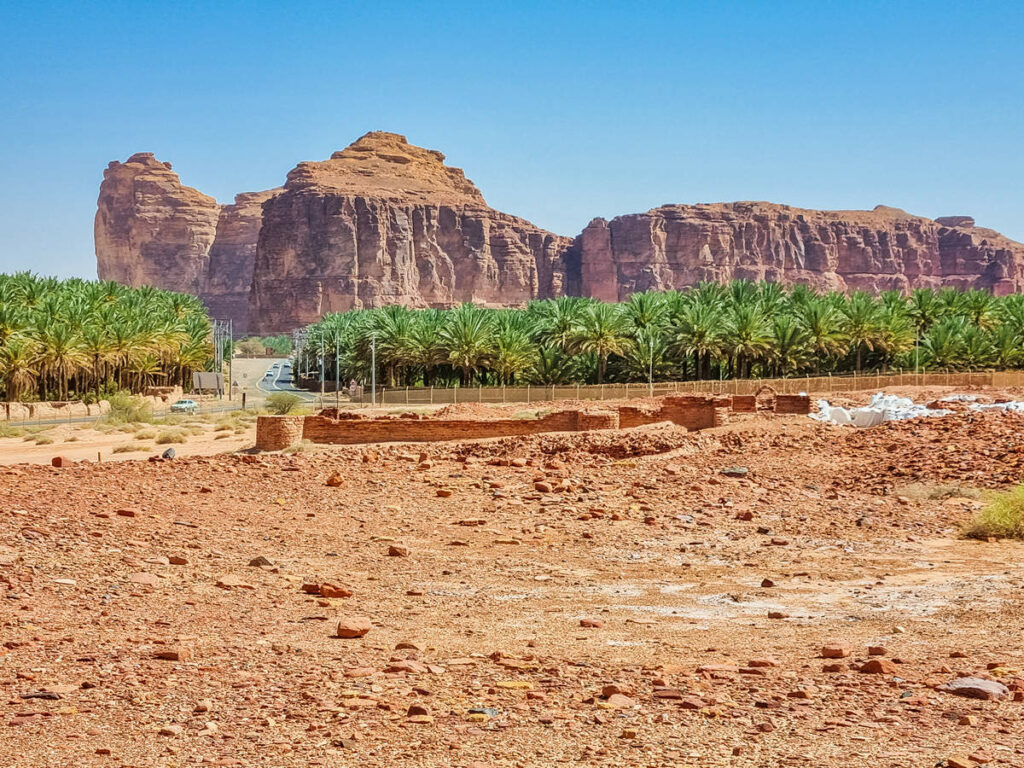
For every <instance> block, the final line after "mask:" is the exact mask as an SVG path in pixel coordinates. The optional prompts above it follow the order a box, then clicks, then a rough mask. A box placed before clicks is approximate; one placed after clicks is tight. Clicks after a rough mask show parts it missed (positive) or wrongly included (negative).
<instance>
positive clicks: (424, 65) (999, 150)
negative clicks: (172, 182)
mask: <svg viewBox="0 0 1024 768" xmlns="http://www.w3.org/2000/svg"><path fill="white" fill-rule="evenodd" d="M369 130H388V131H394V132H397V133H403V134H405V135H406V136H408V138H409V140H410V141H411V142H413V143H415V144H419V145H421V146H425V147H429V148H432V149H440V150H441V151H442V152H444V153H445V154H446V155H447V156H448V161H449V162H450V163H451V164H453V165H456V166H459V167H461V168H463V169H465V171H466V174H467V176H469V178H470V179H472V180H473V181H474V182H476V184H477V185H478V186H479V187H480V189H481V190H482V191H483V193H484V196H485V197H486V199H487V201H488V202H489V203H490V204H491V205H492V206H494V207H495V208H499V209H501V210H504V211H508V212H510V213H514V214H517V215H520V216H524V217H526V218H528V219H530V220H532V221H533V222H535V223H536V224H539V225H541V226H543V227H546V228H548V229H551V230H553V231H555V232H558V233H560V234H566V235H575V234H577V233H578V232H579V231H580V230H581V229H582V228H583V227H584V226H585V225H586V223H587V222H588V221H589V220H590V219H591V218H593V217H595V216H604V217H606V218H610V217H612V216H615V215H618V214H625V213H634V212H638V211H644V210H647V209H648V208H651V207H653V206H656V205H661V204H665V203H694V202H717V201H731V200H770V201H774V202H781V203H789V204H791V205H798V206H803V207H809V208H872V207H874V206H875V205H876V204H879V203H884V204H886V205H892V206H896V207H900V208H904V209H906V210H908V211H911V212H912V213H917V214H921V215H925V216H932V217H934V216H942V215H951V214H970V215H973V216H974V217H975V218H976V219H977V221H978V223H979V224H980V225H983V226H989V227H992V228H994V229H998V230H1000V231H1002V232H1003V233H1005V234H1007V235H1009V236H1011V237H1013V238H1014V239H1017V240H1024V153H1022V146H1024V3H1022V2H1020V0H1007V1H1006V2H994V1H993V2H985V1H984V0H979V1H978V2H942V1H940V0H933V1H931V2H909V1H907V0H887V1H886V2H864V1H863V0H858V1H857V2H852V1H850V2H830V1H829V0H808V1H807V2H786V0H775V1H772V2H769V0H764V2H753V1H751V2H728V0H722V1H720V2H711V1H709V0H700V1H699V2H684V1H682V0H679V1H677V2H664V3H659V2H622V3H613V2H600V1H599V0H592V1H591V2H578V3H571V2H558V0H546V1H545V2H524V1H520V2H511V3H492V2H480V0H473V1H472V2H464V3H463V2H455V1H453V0H445V2H417V3H413V2H397V1H396V2H388V1H387V0H379V1H375V2H366V1H365V0H360V2H340V1H337V2H317V1H316V0H303V1H302V2H288V1H286V0H273V2H269V1H268V2H258V1H256V0H250V2H230V1H228V0H218V2H186V1H184V0H178V1H176V2H163V3H158V2H145V1H144V0H134V1H132V2H116V1H114V0H102V1H99V0H96V1H94V2H86V1H85V0H79V2H65V3H48V2H42V1H40V0H31V1H28V0H26V1H25V2H15V0H0V181H2V184H0V271H11V270H19V269H32V270H34V271H37V272H40V273H44V274H57V275H62V276H67V275H81V276H85V277H95V271H96V267H95V257H94V253H93V243H92V221H93V216H94V213H95V207H96V195H97V191H98V187H99V183H100V181H101V179H102V174H103V169H104V167H105V166H106V164H107V163H108V162H109V161H111V160H114V159H118V160H124V159H126V158H127V157H128V156H129V155H131V154H132V153H134V152H139V151H151V152H155V153H156V155H157V157H158V158H160V159H161V160H169V161H171V162H172V163H173V165H174V169H175V170H176V171H177V172H178V173H179V174H180V175H181V178H182V181H183V182H184V183H185V184H188V185H190V186H193V187H196V188H198V189H199V190H201V191H203V192H205V193H207V194H210V195H213V196H215V197H216V198H217V199H219V200H221V201H230V200H231V199H232V197H233V196H234V194H235V193H236V192H241V191H252V190H258V189H266V188H270V187H273V186H277V185H279V184H281V183H282V182H283V180H284V177H285V174H286V173H287V172H288V170H289V169H290V168H292V167H293V166H294V165H295V164H296V163H297V162H299V161H300V160H319V159H323V158H326V157H328V156H329V155H330V153H331V152H332V151H334V150H336V149H340V148H342V147H344V146H345V145H347V144H348V143H350V142H351V141H353V140H354V139H356V138H357V137H358V136H360V135H362V134H363V133H365V132H366V131H369Z"/></svg>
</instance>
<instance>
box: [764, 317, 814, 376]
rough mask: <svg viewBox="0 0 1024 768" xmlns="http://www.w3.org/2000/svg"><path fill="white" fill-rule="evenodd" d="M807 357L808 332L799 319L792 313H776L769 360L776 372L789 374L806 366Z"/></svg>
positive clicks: (773, 320)
mask: <svg viewBox="0 0 1024 768" xmlns="http://www.w3.org/2000/svg"><path fill="white" fill-rule="evenodd" d="M807 357H808V352H807V332H806V331H805V330H804V329H803V327H802V326H801V325H800V323H799V321H798V320H797V319H796V318H795V317H793V316H792V315H785V314H782V315H775V317H773V318H772V338H771V346H770V348H769V350H768V362H769V363H771V364H772V366H773V367H774V368H775V373H776V374H781V375H782V376H789V375H790V374H792V373H795V372H796V371H797V370H799V369H800V368H802V367H803V366H804V364H805V363H806V362H807Z"/></svg>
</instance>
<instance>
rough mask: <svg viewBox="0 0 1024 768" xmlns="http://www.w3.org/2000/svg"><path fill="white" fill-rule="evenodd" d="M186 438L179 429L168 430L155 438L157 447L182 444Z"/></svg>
mask: <svg viewBox="0 0 1024 768" xmlns="http://www.w3.org/2000/svg"><path fill="white" fill-rule="evenodd" d="M187 439H188V438H187V437H186V436H185V433H184V432H182V431H181V430H180V429H168V430H165V431H163V432H161V433H160V434H159V435H157V437H156V444H157V445H167V444H168V443H184V442H185V441H186V440H187Z"/></svg>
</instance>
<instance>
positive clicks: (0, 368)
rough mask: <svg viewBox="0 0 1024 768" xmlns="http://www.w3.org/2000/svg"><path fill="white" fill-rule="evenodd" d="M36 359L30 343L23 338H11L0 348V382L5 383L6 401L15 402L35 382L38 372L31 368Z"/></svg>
mask: <svg viewBox="0 0 1024 768" xmlns="http://www.w3.org/2000/svg"><path fill="white" fill-rule="evenodd" d="M35 359H36V354H35V350H34V349H33V347H32V342H31V341H30V340H29V339H27V338H25V337H23V336H13V337H9V338H8V339H7V342H6V343H5V344H4V345H3V346H0V381H4V382H6V387H5V389H6V392H7V399H8V400H9V401H17V400H20V399H21V396H22V395H23V394H24V393H25V392H27V391H28V390H30V389H31V388H32V387H33V386H34V385H35V382H36V376H37V375H38V373H39V372H38V371H37V370H36V369H35V368H34V367H33V364H34V361H35Z"/></svg>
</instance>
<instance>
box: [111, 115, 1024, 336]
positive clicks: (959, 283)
mask: <svg viewBox="0 0 1024 768" xmlns="http://www.w3.org/2000/svg"><path fill="white" fill-rule="evenodd" d="M95 233H96V256H97V261H98V271H99V275H100V277H101V278H104V279H113V280H117V281H119V282H123V283H127V284H129V285H135V286H138V285H144V284H148V285H155V286H158V287H160V288H168V289H172V290H179V291H188V292H191V293H195V294H198V295H199V296H200V297H202V298H203V300H204V301H205V302H206V303H207V305H208V306H209V307H210V308H211V312H212V314H213V315H214V316H216V317H220V318H231V319H233V320H234V322H235V328H236V332H237V333H246V332H250V333H261V334H263V333H278V332H287V331H288V330H290V329H292V328H295V327H297V326H301V325H304V324H306V323H310V322H313V321H315V320H317V319H318V318H319V317H321V316H322V315H323V314H324V313H327V312H337V311H344V310H348V309H353V308H358V307H378V306H383V305H386V304H392V303H400V304H406V305H409V306H414V307H451V306H454V305H456V304H459V303H461V302H464V301H472V302H475V303H477V304H480V305H484V306H520V305H523V304H525V303H526V302H528V301H529V300H531V299H537V298H541V299H542V298H549V297H555V296H561V295H567V294H568V295H584V296H593V297H596V298H599V299H603V300H606V301H617V300H623V299H625V298H626V297H628V296H629V295H630V294H631V293H634V292H636V291H645V290H667V289H679V288H684V287H686V286H689V285H693V284H695V283H697V282H700V281H702V280H714V281H726V280H732V279H737V278H744V279H749V280H770V281H776V282H782V283H787V284H789V283H805V284H808V285H811V286H814V287H815V288H818V289H820V290H839V291H846V290H855V289H865V290H869V291H881V290H909V289H911V288H915V287H919V286H922V287H937V286H942V285H952V286H955V287H958V288H984V289H987V290H991V291H993V292H995V293H997V294H1005V293H1010V292H1014V291H1024V245H1022V244H1020V243H1017V242H1014V241H1012V240H1009V239H1008V238H1006V237H1003V236H1002V235H1000V234H999V233H997V232H994V231H992V230H989V229H984V228H981V227H977V226H975V222H974V219H973V218H971V217H970V216H947V217H941V218H938V219H935V220H932V219H927V218H923V217H920V216H913V215H911V214H908V213H906V212H905V211H901V210H899V209H897V208H887V207H884V206H878V207H877V208H875V209H874V210H871V211H815V210H805V209H800V208H793V207H790V206H786V205H775V204H772V203H761V202H740V203H717V204H707V205H666V206H662V207H660V208H655V209H653V210H650V211H648V212H646V213H637V214H630V215H625V216H619V217H616V218H614V219H612V220H611V221H605V220H604V219H594V220H593V221H592V222H591V223H590V224H589V225H588V226H587V227H586V229H585V230H584V231H583V232H582V234H580V235H579V236H578V237H576V238H575V240H573V239H570V238H567V237H560V236H558V235H555V234H552V233H551V232H547V231H545V230H543V229H540V228H539V227H536V226H534V225H533V224H531V223H530V222H528V221H526V220H524V219H520V218H518V217H516V216H511V215H509V214H506V213H502V212H500V211H496V210H494V209H493V208H490V207H489V206H488V205H487V203H486V202H485V201H484V198H483V195H481V193H480V190H478V189H477V188H476V187H475V186H474V185H473V183H472V182H471V181H469V180H468V179H467V178H466V177H465V175H464V174H463V172H462V171H461V170H459V169H457V168H452V167H449V166H448V165H446V164H445V162H444V155H442V154H441V153H440V152H437V151H434V150H428V149H422V148H420V147H416V146H414V145H411V144H409V143H408V142H407V141H406V140H405V138H404V137H403V136H400V135H398V134H394V133H383V132H373V133H368V134H366V135H365V136H363V137H362V138H360V139H359V140H357V141H356V142H355V143H353V144H351V145H350V146H349V147H347V148H346V149H344V150H342V151H340V152H335V153H334V154H333V155H332V156H331V157H330V159H328V160H324V161H321V162H304V163H299V164H298V165H297V166H296V167H295V168H294V169H293V170H292V171H291V172H290V173H289V174H288V177H287V181H286V183H285V185H284V187H283V188H279V189H272V190H268V191H265V192H253V193H244V194H240V195H238V196H237V197H236V198H235V201H234V203H231V204H228V205H219V204H218V203H217V202H216V201H215V200H214V199H213V198H211V197H208V196H206V195H204V194H202V193H200V192H198V191H197V190H195V189H192V188H191V187H186V186H184V185H182V184H181V181H180V180H179V178H178V175H177V174H176V173H174V172H173V171H172V170H171V166H170V164H169V163H163V162H160V161H159V160H157V159H155V158H154V157H153V155H152V154H150V153H139V154H136V155H132V156H131V157H130V158H129V159H128V160H127V161H126V162H124V163H119V162H113V163H111V164H110V166H109V167H108V168H107V170H106V171H105V172H104V179H103V184H102V185H101V187H100V196H99V205H98V210H97V213H96V228H95ZM246 319H248V323H246ZM247 325H248V327H247Z"/></svg>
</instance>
